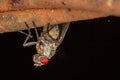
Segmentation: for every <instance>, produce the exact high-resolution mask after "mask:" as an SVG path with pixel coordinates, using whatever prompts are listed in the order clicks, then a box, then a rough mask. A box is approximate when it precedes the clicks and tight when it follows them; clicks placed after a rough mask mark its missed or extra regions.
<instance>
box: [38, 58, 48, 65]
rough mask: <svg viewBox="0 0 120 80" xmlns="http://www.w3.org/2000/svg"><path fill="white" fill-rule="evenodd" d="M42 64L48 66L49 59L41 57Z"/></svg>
mask: <svg viewBox="0 0 120 80" xmlns="http://www.w3.org/2000/svg"><path fill="white" fill-rule="evenodd" d="M40 62H41V63H42V64H44V65H46V64H48V62H49V59H48V58H47V57H45V56H43V57H40Z"/></svg>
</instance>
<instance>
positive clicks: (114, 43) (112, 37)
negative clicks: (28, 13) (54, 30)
mask: <svg viewBox="0 0 120 80" xmlns="http://www.w3.org/2000/svg"><path fill="white" fill-rule="evenodd" d="M119 27H120V18H119V17H106V18H99V19H94V20H83V21H77V22H71V25H70V27H69V30H68V32H67V34H66V37H65V39H64V41H63V43H62V44H61V45H60V47H59V48H58V50H57V54H56V55H55V56H54V57H53V59H52V60H51V62H50V63H49V64H48V65H47V66H43V67H41V68H39V67H38V68H35V67H34V66H33V61H32V55H33V54H36V50H35V46H31V47H27V48H24V47H23V46H22V44H23V42H24V40H25V38H26V36H24V35H23V34H20V33H18V32H12V33H4V34H0V59H1V63H0V66H1V68H0V69H1V70H0V72H1V77H3V76H5V77H4V79H5V78H9V79H11V80H12V79H15V80H18V79H20V80H25V79H26V80H76V79H77V80H79V79H103V78H104V79H108V78H112V75H113V74H115V73H116V72H118V69H119V67H118V65H119V53H120V28H119Z"/></svg>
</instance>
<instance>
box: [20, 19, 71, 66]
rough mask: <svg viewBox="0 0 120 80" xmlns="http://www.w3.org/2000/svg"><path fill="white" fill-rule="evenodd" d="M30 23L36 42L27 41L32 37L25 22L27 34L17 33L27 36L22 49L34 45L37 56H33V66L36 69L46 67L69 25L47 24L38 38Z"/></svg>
mask: <svg viewBox="0 0 120 80" xmlns="http://www.w3.org/2000/svg"><path fill="white" fill-rule="evenodd" d="M32 23H33V26H34V30H35V34H36V38H37V41H33V42H28V40H29V39H30V38H32V37H33V35H32V34H31V31H30V28H29V26H28V24H27V23H26V22H25V25H26V27H27V28H28V34H27V33H25V32H23V31H19V32H20V33H22V34H25V35H27V37H26V39H25V41H24V43H23V47H28V46H32V45H36V51H37V54H34V55H33V62H34V66H36V67H38V66H42V65H47V64H48V63H49V61H50V59H51V58H52V57H53V56H54V55H55V54H56V50H57V48H58V46H59V45H60V44H61V43H62V41H63V39H64V37H65V34H66V32H67V30H68V27H69V24H70V23H64V24H55V25H50V24H48V25H47V26H44V27H43V31H42V32H41V35H40V36H39V34H38V30H37V26H36V24H35V22H34V21H32Z"/></svg>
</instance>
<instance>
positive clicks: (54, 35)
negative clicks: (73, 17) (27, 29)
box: [47, 23, 70, 46]
mask: <svg viewBox="0 0 120 80" xmlns="http://www.w3.org/2000/svg"><path fill="white" fill-rule="evenodd" d="M69 25H70V23H64V24H56V25H54V26H48V27H47V33H48V37H47V39H48V40H50V41H52V42H54V43H56V45H57V46H59V45H60V44H61V42H62V41H63V39H64V37H65V35H66V32H67V30H68V27H69Z"/></svg>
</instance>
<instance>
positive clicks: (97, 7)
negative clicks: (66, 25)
mask: <svg viewBox="0 0 120 80" xmlns="http://www.w3.org/2000/svg"><path fill="white" fill-rule="evenodd" d="M119 4H120V0H0V7H2V8H0V11H9V10H24V9H36V8H49V9H50V8H51V9H53V8H71V9H82V10H91V11H98V12H104V13H109V14H114V15H120V8H119V7H120V6H119Z"/></svg>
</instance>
